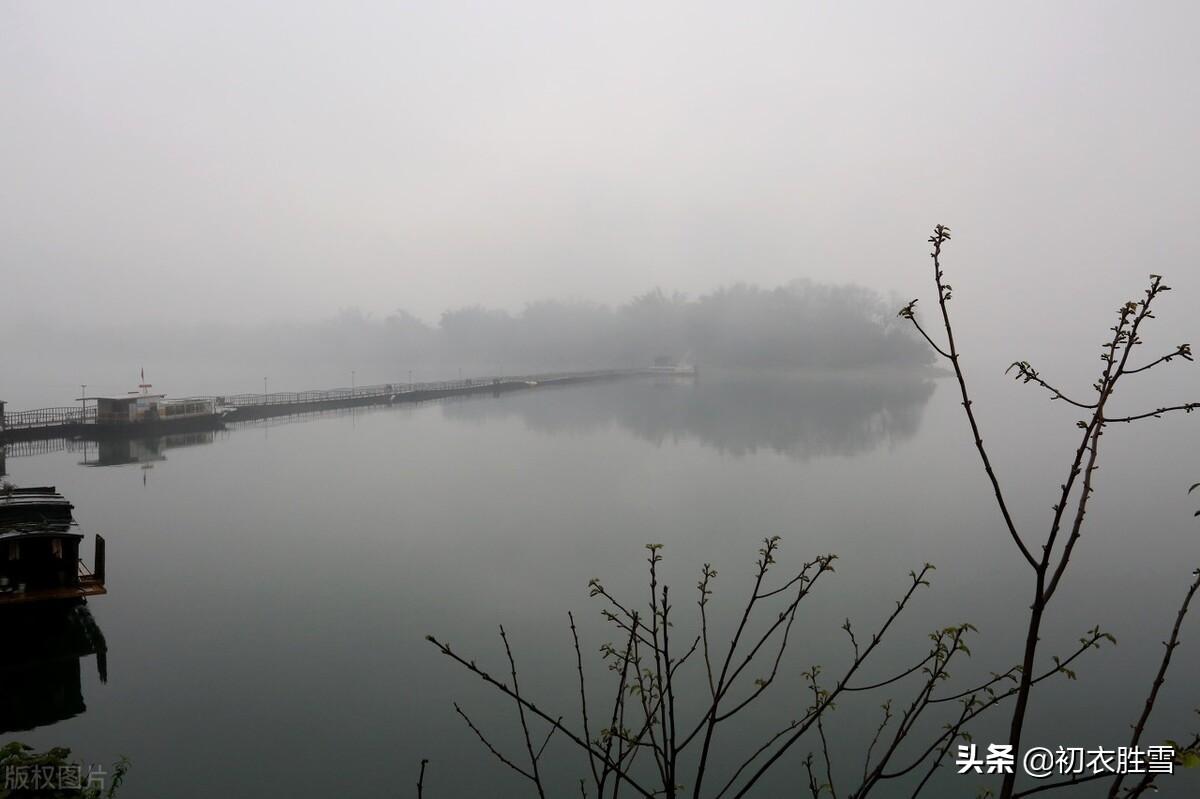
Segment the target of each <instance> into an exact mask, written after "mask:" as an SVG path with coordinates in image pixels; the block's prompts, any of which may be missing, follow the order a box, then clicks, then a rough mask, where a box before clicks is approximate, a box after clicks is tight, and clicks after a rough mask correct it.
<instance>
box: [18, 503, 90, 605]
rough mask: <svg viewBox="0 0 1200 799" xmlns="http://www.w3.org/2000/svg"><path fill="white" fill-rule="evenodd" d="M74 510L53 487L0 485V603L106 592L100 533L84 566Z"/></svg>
mask: <svg viewBox="0 0 1200 799" xmlns="http://www.w3.org/2000/svg"><path fill="white" fill-rule="evenodd" d="M74 510H75V506H74V505H72V504H71V503H70V502H69V501H67V499H66V497H64V496H63V495H62V494H60V493H58V491H57V490H56V489H55V487H54V486H32V487H28V488H16V487H14V486H10V485H5V486H4V487H3V489H0V608H3V607H6V606H14V605H29V604H32V603H45V602H79V601H80V600H82V599H84V598H85V597H89V596H96V595H98V594H105V593H108V591H107V589H106V588H105V586H104V555H105V542H104V537H103V536H100V535H97V536H96V537H95V539H96V540H95V547H96V548H95V559H94V560H93V569H92V570H89V569H88V568H87V567H86V566H85V565H84V563H83V561H82V560H81V559H80V557H79V548H80V544H81V543H82V542H83V538H84V534H83V533H82V532H80V530H79V525H78V523H77V522H76V521H75V515H74Z"/></svg>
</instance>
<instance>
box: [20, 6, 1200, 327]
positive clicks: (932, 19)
mask: <svg viewBox="0 0 1200 799" xmlns="http://www.w3.org/2000/svg"><path fill="white" fill-rule="evenodd" d="M1198 29H1200V6H1198V5H1196V4H1194V3H1168V2H1155V3H1133V2H1130V3H1123V4H1120V3H1099V2H1081V3H1068V2H1053V3H1047V2H1036V3H1014V2H1005V3H994V4H990V5H984V4H981V3H962V2H952V3H851V2H844V3H801V2H796V0H789V2H778V3H775V2H759V3H754V2H743V3H697V2H695V1H694V0H688V2H654V3H646V2H633V3H623V2H606V3H591V4H581V3H573V2H562V1H561V0H553V1H551V0H546V1H545V2H497V1H496V0H492V1H491V2H480V3H463V2H436V3H432V2H431V3H399V2H388V3H383V2H379V3H373V2H353V3H334V2H327V3H313V2H296V1H295V0H293V2H288V3H280V2H276V3H254V2H245V1H244V0H239V1H238V2H229V3H222V2H213V1H212V0H206V1H205V2H202V3H200V2H189V3H184V2H173V3H160V2H144V3H134V2H106V3H48V2H41V1H40V0H39V1H38V2H4V3H3V5H2V6H0V75H3V78H0V81H2V85H3V87H4V88H3V103H2V104H0V115H2V118H0V123H2V124H0V131H2V135H3V140H4V146H3V147H2V148H0V175H3V180H2V183H0V258H2V259H3V260H2V264H0V268H2V271H3V277H4V281H3V283H4V285H3V289H2V290H3V292H4V298H5V316H6V317H7V319H8V320H9V321H10V323H11V320H13V319H14V318H23V317H37V318H40V319H43V320H44V319H46V318H47V317H50V318H54V317H56V316H58V315H59V314H62V315H63V316H65V317H69V318H72V319H77V320H92V319H95V320H106V319H112V318H114V317H127V316H130V315H138V316H145V317H146V318H151V319H160V320H188V321H207V320H224V321H229V320H239V319H244V318H267V319H283V318H305V317H312V316H328V315H330V314H332V313H335V312H336V311H337V309H338V308H339V307H346V306H358V307H361V308H363V309H364V310H366V311H369V312H371V313H375V314H384V313H387V312H389V311H391V310H393V309H395V308H397V307H403V308H406V309H409V310H411V311H413V312H415V313H417V314H418V315H420V316H422V317H424V318H427V319H432V318H436V315H437V314H438V313H439V312H440V311H441V310H442V309H443V308H445V307H447V306H453V305H462V304H467V303H475V302H479V303H484V304H488V305H494V306H501V307H508V308H512V309H517V308H519V307H520V306H521V305H522V303H523V302H525V301H526V300H531V299H538V298H546V297H563V298H586V299H594V300H598V301H604V302H615V301H620V300H624V299H626V298H628V297H629V296H630V295H632V294H634V293H636V292H641V291H644V290H646V289H648V288H650V287H653V286H655V285H659V286H662V287H663V288H665V289H669V290H671V289H678V290H683V291H687V292H690V293H696V292H701V291H706V290H709V289H711V288H713V287H714V286H716V285H718V284H721V283H728V282H731V281H734V280H743V279H744V280H749V281H754V282H759V283H763V284H775V283H779V282H783V281H787V280H790V279H792V278H795V277H800V276H807V277H813V278H817V279H824V280H849V281H855V282H859V283H863V284H866V285H870V286H873V287H876V288H879V289H882V290H885V291H886V290H890V289H895V290H897V291H898V292H899V293H900V294H902V295H906V296H908V295H913V296H916V295H917V294H921V295H923V296H927V297H928V295H929V292H928V290H927V279H928V275H927V272H926V269H927V266H928V260H927V259H926V258H925V256H924V252H925V250H926V245H925V243H924V238H925V236H926V235H927V234H928V228H929V227H930V226H931V225H932V224H933V223H934V222H939V221H940V222H945V223H946V224H949V225H950V226H951V227H953V228H954V230H955V233H956V237H957V238H956V241H955V242H954V243H953V259H954V261H953V264H954V268H955V269H957V270H959V272H958V273H957V274H956V275H955V279H954V280H953V282H954V284H955V285H956V288H957V289H958V292H959V297H960V301H961V302H963V303H964V306H963V307H964V309H967V310H974V311H977V312H978V313H976V314H974V317H975V318H976V319H978V320H981V321H980V322H979V324H980V326H981V330H985V329H986V330H985V332H987V333H988V335H991V336H993V337H994V338H995V337H999V336H1001V335H1003V330H1004V327H1005V326H1007V325H1008V324H1009V323H1010V321H1015V322H1016V323H1017V324H1023V323H1029V324H1031V325H1042V326H1045V325H1049V324H1051V320H1049V315H1050V314H1052V313H1053V311H1054V308H1056V307H1062V305H1063V304H1066V305H1067V307H1068V308H1071V307H1076V306H1077V307H1079V308H1080V309H1081V314H1083V315H1082V316H1081V317H1080V319H1081V322H1080V324H1079V331H1078V332H1079V333H1080V334H1081V339H1080V340H1081V341H1083V342H1091V341H1092V340H1093V339H1095V338H1096V331H1095V324H1094V323H1095V320H1096V319H1098V318H1099V316H1098V313H1099V312H1104V313H1107V311H1108V310H1109V308H1110V307H1112V306H1114V305H1115V304H1116V301H1117V300H1119V299H1122V298H1124V297H1125V295H1127V294H1131V293H1134V292H1136V290H1137V289H1139V288H1140V287H1141V285H1142V284H1143V282H1144V276H1145V274H1147V273H1148V272H1150V271H1161V272H1164V273H1166V274H1168V275H1169V276H1171V277H1172V278H1173V282H1174V284H1175V285H1176V286H1177V288H1179V289H1180V291H1179V292H1178V293H1177V294H1176V295H1175V296H1174V297H1173V298H1172V300H1173V301H1174V309H1175V313H1176V314H1179V313H1183V314H1184V315H1186V316H1190V317H1191V318H1192V319H1195V318H1196V317H1197V316H1200V314H1197V313H1196V312H1197V310H1200V270H1197V268H1196V263H1197V258H1196V256H1197V254H1198V253H1200V228H1198V227H1197V225H1196V220H1197V218H1198V213H1197V212H1198V211H1200V207H1198V205H1200V204H1198V202H1197V197H1198V194H1197V183H1198V182H1197V178H1200V169H1198V167H1197V164H1198V160H1197V154H1196V145H1197V141H1198V140H1200V137H1198V135H1197V134H1198V131H1197V122H1198V120H1200V114H1198V111H1200V109H1198V100H1200V96H1198V88H1197V86H1198V83H1197V81H1198V78H1200V63H1198V62H1200V48H1197V47H1196V46H1195V41H1194V37H1195V33H1196V31H1197V30H1198ZM1031 283H1036V285H1031ZM1184 289H1186V292H1184V291H1183V290H1184ZM47 290H48V291H50V292H51V294H50V295H47V294H43V293H41V292H43V291H47ZM51 296H52V297H53V299H50V297H51ZM23 297H25V298H37V299H36V301H25V300H22V299H21V298H23ZM989 311H1003V312H1004V313H1005V314H1006V316H1005V317H1003V318H1001V317H1000V316H997V315H995V314H989ZM1093 312H1096V313H1093ZM1008 314H1011V315H1012V316H1008ZM1083 322H1086V323H1087V324H1086V325H1085V324H1083ZM968 324H970V323H968ZM1054 324H1056V325H1058V324H1062V325H1065V327H1064V329H1065V330H1066V331H1067V333H1066V334H1065V335H1067V337H1068V338H1070V336H1072V335H1074V333H1075V329H1074V327H1073V326H1072V324H1071V323H1070V322H1069V321H1068V322H1054ZM1193 326H1194V325H1193Z"/></svg>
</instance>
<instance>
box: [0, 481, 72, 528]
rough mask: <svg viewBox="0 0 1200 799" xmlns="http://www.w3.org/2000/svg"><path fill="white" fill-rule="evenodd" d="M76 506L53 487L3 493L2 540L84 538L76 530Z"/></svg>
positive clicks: (0, 497) (0, 498) (0, 501)
mask: <svg viewBox="0 0 1200 799" xmlns="http://www.w3.org/2000/svg"><path fill="white" fill-rule="evenodd" d="M74 510H75V506H74V505H72V504H71V503H70V502H69V501H67V498H66V497H64V496H63V495H62V494H60V493H58V491H56V490H55V488H54V486H29V487H26V488H8V489H5V490H3V491H0V540H3V539H11V538H27V537H34V536H47V535H50V536H63V535H69V536H76V537H79V538H82V537H83V534H82V533H78V532H76V531H75V530H73V529H72V528H74V527H75V517H74V515H73V511H74Z"/></svg>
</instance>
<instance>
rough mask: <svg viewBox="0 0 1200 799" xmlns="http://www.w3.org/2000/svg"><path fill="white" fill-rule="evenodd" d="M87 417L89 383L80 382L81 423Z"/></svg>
mask: <svg viewBox="0 0 1200 799" xmlns="http://www.w3.org/2000/svg"><path fill="white" fill-rule="evenodd" d="M86 418H87V383H80V384H79V423H80V424H83V420H84V419H86Z"/></svg>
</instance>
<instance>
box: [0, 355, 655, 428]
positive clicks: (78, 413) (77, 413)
mask: <svg viewBox="0 0 1200 799" xmlns="http://www.w3.org/2000/svg"><path fill="white" fill-rule="evenodd" d="M640 371H644V370H639V369H594V370H591V371H582V372H543V373H539V374H527V375H503V376H500V375H493V376H487V377H470V378H461V379H458V380H440V381H433V382H423V383H402V382H396V383H379V384H376V385H369V386H352V387H348V388H347V387H343V388H330V389H320V390H312V391H277V392H272V393H267V394H227V395H224V396H196V397H179V398H174V399H171V400H170V402H173V403H179V402H187V401H199V400H203V401H207V402H212V403H214V405H215V406H216V407H218V408H219V407H225V408H253V407H262V406H266V405H305V404H310V403H327V402H347V401H353V400H371V399H387V398H388V397H391V396H397V395H402V394H413V393H421V392H444V391H462V390H464V389H471V388H483V387H486V386H493V385H497V384H499V385H503V384H506V383H507V384H512V383H546V382H553V381H556V380H579V379H589V378H593V379H594V378H599V377H608V376H614V375H621V374H635V373H638V372H640ZM95 422H96V408H95V406H91V407H88V408H77V407H58V408H35V409H33V410H27V411H12V412H8V413H5V414H4V415H2V416H0V428H3V429H8V430H19V429H31V428H38V427H58V426H63V425H70V424H94V423H95Z"/></svg>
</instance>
